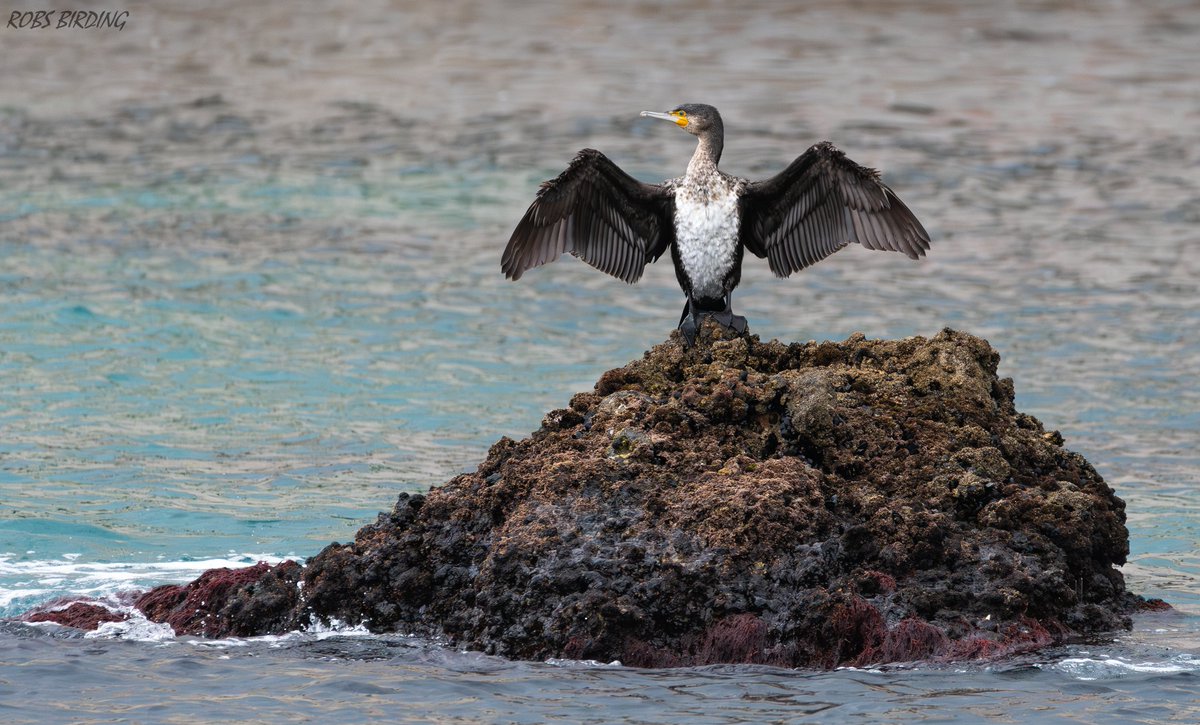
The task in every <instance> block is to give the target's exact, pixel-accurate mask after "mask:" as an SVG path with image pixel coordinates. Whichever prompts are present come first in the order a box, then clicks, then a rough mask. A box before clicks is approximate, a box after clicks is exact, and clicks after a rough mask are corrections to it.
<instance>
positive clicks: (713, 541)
mask: <svg viewBox="0 0 1200 725" xmlns="http://www.w3.org/2000/svg"><path fill="white" fill-rule="evenodd" d="M998 362H999V355H998V354H997V353H996V352H995V351H994V350H992V348H991V347H990V346H989V345H988V343H987V342H986V341H984V340H982V339H979V338H977V337H973V336H971V335H969V334H965V333H960V332H955V331H952V330H945V331H943V332H942V333H940V334H938V335H937V336H935V337H933V338H931V339H925V338H920V337H915V338H909V339H905V340H898V341H886V340H885V341H879V340H867V339H864V338H863V337H862V336H860V335H855V336H852V337H850V338H849V339H848V340H846V341H845V342H841V343H832V342H824V343H811V342H810V343H807V344H792V345H784V344H781V343H778V342H767V343H764V342H760V341H759V340H758V339H757V338H756V337H754V336H749V337H732V336H731V333H728V332H725V331H723V330H721V329H719V328H717V327H715V326H713V325H711V324H706V325H705V327H704V329H703V330H702V335H701V340H700V342H699V344H698V345H697V346H696V347H695V348H693V349H691V350H684V349H683V348H682V346H681V345H680V344H679V342H678V340H677V339H676V338H675V337H673V338H672V339H671V340H669V341H668V342H665V343H663V344H661V345H658V346H656V347H654V348H653V349H651V350H650V351H648V352H647V353H646V354H645V356H644V357H643V358H642V359H641V360H637V361H635V362H632V363H630V364H629V365H626V366H625V367H622V368H617V369H615V370H610V371H608V372H606V373H605V374H604V375H603V376H601V378H600V380H599V381H598V382H597V384H596V386H595V390H594V391H593V392H588V393H580V394H578V395H576V396H574V398H572V399H571V401H570V405H569V407H567V408H563V409H561V410H554V411H552V412H550V413H549V414H547V415H546V417H545V419H544V421H543V423H542V426H541V428H540V429H539V430H538V431H536V432H535V433H533V434H532V435H531V436H530V437H528V438H526V439H524V440H521V441H513V440H510V439H508V438H503V439H501V440H500V441H499V442H497V443H496V444H495V445H494V446H492V448H491V450H490V452H489V454H488V456H487V459H486V460H485V461H484V462H483V463H482V464H481V465H480V466H479V468H478V470H477V471H475V472H474V473H469V474H464V475H461V476H458V477H456V478H455V479H453V480H451V481H450V482H448V483H447V484H445V485H444V486H441V487H437V488H434V489H432V490H430V491H429V492H428V493H427V494H424V495H409V494H403V495H401V496H400V499H399V501H397V503H396V506H395V508H394V509H393V510H392V511H391V512H390V513H386V514H380V516H379V519H378V520H377V521H376V522H375V523H373V524H371V525H369V526H366V527H364V528H362V529H361V530H360V531H359V532H358V534H357V536H356V538H355V540H354V541H353V542H351V543H348V544H332V545H330V546H328V547H327V548H326V549H324V550H323V551H322V552H320V553H319V554H318V555H316V556H315V557H313V558H312V559H310V560H309V561H308V562H307V563H306V564H305V565H304V566H303V567H301V566H299V565H297V564H295V563H293V562H286V563H284V564H280V565H278V566H275V567H267V566H266V565H262V564H260V565H259V566H257V567H253V568H251V569H246V570H241V572H230V571H229V570H217V571H215V572H208V573H206V574H205V575H204V576H202V577H201V578H200V579H198V580H197V581H196V582H193V583H192V584H189V585H187V586H186V587H178V586H172V587H160V588H158V589H155V590H153V591H151V592H149V593H147V594H146V595H144V596H143V597H142V598H141V599H140V600H139V601H138V603H137V606H138V607H139V608H140V609H142V610H143V611H144V612H145V613H146V615H147V616H148V617H149V618H151V619H153V620H155V621H166V622H169V623H170V624H171V625H172V626H173V627H174V628H175V629H176V631H177V632H180V633H184V632H187V633H193V634H203V635H207V636H226V635H252V634H267V633H278V632H284V631H288V630H291V629H296V628H302V627H306V626H311V625H312V624H316V623H323V624H329V623H331V622H334V621H337V622H341V623H345V624H352V625H353V624H363V625H365V626H367V627H368V628H370V629H371V630H373V631H381V632H382V631H403V632H411V633H416V634H423V635H430V636H436V637H444V638H447V639H449V640H451V641H452V642H454V643H455V644H456V645H457V646H462V647H467V648H471V649H478V650H482V651H485V652H489V653H493V654H498V655H504V656H507V657H514V658H524V659H544V658H549V657H567V658H579V659H596V660H603V661H610V660H620V661H621V662H623V663H625V664H627V665H635V666H680V665H698V664H707V663H716V662H752V663H764V664H774V665H783V666H801V667H834V666H839V665H867V664H875V663H883V662H894V661H910V660H927V659H967V658H975V657H992V656H999V655H1004V654H1008V653H1013V652H1017V651H1022V650H1026V649H1030V648H1035V647H1039V646H1044V645H1046V644H1050V643H1052V642H1055V641H1061V640H1063V639H1065V638H1067V637H1071V636H1074V635H1077V634H1083V633H1093V632H1101V631H1109V630H1116V629H1121V628H1125V627H1128V626H1129V619H1128V615H1129V613H1130V612H1131V611H1133V610H1134V609H1136V608H1138V607H1139V606H1142V605H1144V604H1145V602H1143V600H1141V598H1139V597H1136V596H1134V595H1132V594H1129V593H1127V592H1126V590H1125V586H1124V580H1123V578H1122V576H1121V573H1120V572H1119V571H1117V570H1116V569H1115V568H1114V566H1115V565H1119V564H1121V563H1123V562H1124V561H1125V556H1126V555H1127V553H1128V534H1127V531H1126V528H1125V513H1124V502H1123V501H1121V499H1119V498H1117V497H1116V496H1115V495H1114V493H1113V491H1112V489H1110V488H1109V487H1108V486H1107V485H1106V484H1105V482H1104V481H1103V480H1102V479H1101V477H1100V476H1099V475H1098V474H1097V473H1096V471H1095V470H1094V469H1093V468H1092V466H1091V465H1089V464H1088V462H1087V461H1086V460H1084V459H1083V458H1082V457H1081V456H1079V455H1078V454H1075V453H1072V452H1071V451H1068V450H1067V449H1065V448H1064V447H1063V445H1062V444H1063V440H1062V437H1061V435H1059V434H1058V433H1057V432H1055V431H1047V430H1045V429H1044V428H1043V426H1042V424H1041V423H1040V422H1039V421H1038V420H1036V419H1035V418H1033V417H1031V416H1028V415H1025V414H1022V413H1019V412H1017V410H1016V409H1015V408H1014V405H1013V383H1012V381H1011V380H1009V379H1003V378H998V377H997V375H996V366H997V363H998Z"/></svg>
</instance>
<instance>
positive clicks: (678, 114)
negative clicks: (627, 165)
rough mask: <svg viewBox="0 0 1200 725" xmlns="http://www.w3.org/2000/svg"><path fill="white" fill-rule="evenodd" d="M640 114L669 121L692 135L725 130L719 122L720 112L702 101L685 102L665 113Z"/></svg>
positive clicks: (646, 112) (643, 112)
mask: <svg viewBox="0 0 1200 725" xmlns="http://www.w3.org/2000/svg"><path fill="white" fill-rule="evenodd" d="M642 115H643V116H649V117H650V118H661V119H662V120H664V121H671V122H672V123H674V124H675V125H676V126H679V127H680V128H682V129H683V130H684V131H687V132H688V133H690V134H692V135H693V136H703V135H704V134H706V133H711V132H714V131H715V132H717V133H718V134H723V133H724V131H725V127H724V125H723V124H722V123H721V114H720V113H717V109H715V108H713V107H712V106H708V105H705V104H703V103H685V104H683V105H682V106H676V107H675V108H674V110H671V111H668V112H666V113H662V112H660V111H642Z"/></svg>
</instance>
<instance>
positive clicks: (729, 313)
mask: <svg viewBox="0 0 1200 725" xmlns="http://www.w3.org/2000/svg"><path fill="white" fill-rule="evenodd" d="M712 318H713V319H714V320H716V321H717V322H720V323H721V324H722V325H724V326H726V327H728V328H729V329H731V330H733V331H734V332H736V333H737V334H739V335H745V334H746V328H747V326H748V325H747V324H746V318H745V317H742V316H741V315H735V314H733V290H730V291H729V292H728V293H726V295H725V309H723V310H721V311H720V312H714V313H712Z"/></svg>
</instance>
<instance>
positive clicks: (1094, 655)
mask: <svg viewBox="0 0 1200 725" xmlns="http://www.w3.org/2000/svg"><path fill="white" fill-rule="evenodd" d="M15 7H20V5H19V4H18V6H15ZM30 7H31V9H40V8H33V6H30ZM128 9H129V11H130V17H129V20H128V22H127V26H126V28H125V30H123V31H119V32H117V31H100V30H93V31H82V30H79V31H74V32H68V31H65V30H64V31H56V30H44V31H17V30H12V29H0V61H2V63H3V67H4V69H5V76H4V77H5V81H4V83H3V84H0V616H11V615H15V614H17V613H19V612H21V611H24V610H25V609H27V608H28V607H29V606H32V605H34V604H37V603H39V602H43V601H46V600H49V599H51V598H54V597H57V596H63V595H72V594H81V593H84V594H89V595H92V596H111V595H114V594H115V593H116V592H118V591H123V590H128V589H131V588H142V587H147V586H151V585H154V584H158V583H163V582H167V581H186V580H189V579H191V578H192V577H194V576H195V575H196V573H197V572H198V571H200V570H203V569H204V568H207V567H210V566H215V565H241V564H245V563H252V562H254V561H256V560H259V559H265V560H269V561H274V560H278V559H279V558H282V557H286V556H300V557H303V556H307V555H311V554H312V553H315V552H316V551H317V550H319V548H320V547H322V546H323V545H324V544H325V543H327V542H329V541H331V540H346V539H348V538H350V537H351V536H352V535H353V532H354V531H355V530H356V529H357V528H358V527H359V526H360V525H362V524H363V523H365V522H366V521H367V520H369V519H371V518H373V516H374V514H375V512H377V511H379V510H381V509H386V508H388V507H389V506H390V504H391V502H392V501H393V500H394V498H395V496H396V494H397V493H398V492H400V491H404V490H421V489H425V488H428V487H429V486H432V485H435V484H438V483H440V482H443V481H445V480H447V479H449V478H450V477H452V476H453V475H455V474H456V473H459V472H461V471H463V470H469V469H471V468H473V467H474V465H475V464H476V462H477V461H479V460H480V459H481V458H482V457H483V455H484V452H485V451H486V449H487V446H488V445H490V443H491V442H493V441H494V440H496V439H497V438H498V437H500V436H501V435H509V436H523V435H525V434H526V433H528V432H529V431H530V430H533V429H534V428H536V427H537V425H538V424H539V422H540V419H541V415H542V413H543V412H544V411H545V410H547V409H549V408H552V407H559V406H561V405H563V404H564V403H565V401H566V400H567V399H568V398H569V397H570V395H571V394H572V393H574V392H576V391H579V390H584V389H588V388H589V387H590V386H591V383H592V382H593V381H594V380H595V379H596V377H597V376H598V375H599V374H600V373H601V372H602V371H604V370H606V369H608V368H610V367H614V366H617V365H620V364H623V363H624V362H626V361H628V360H630V359H632V358H634V357H637V356H638V355H640V353H641V351H643V350H644V349H646V348H647V347H649V346H650V345H653V344H655V343H657V342H659V341H661V340H662V339H664V338H665V337H666V336H667V334H668V333H669V332H670V330H671V329H672V328H673V327H674V325H675V323H676V322H677V320H678V314H679V308H680V306H681V304H682V295H681V294H680V292H679V290H678V287H677V286H676V283H675V280H674V274H673V272H672V270H671V269H670V267H669V265H665V264H659V265H656V266H653V267H651V268H649V269H648V271H647V274H646V277H645V278H644V279H643V281H642V282H641V283H639V284H638V285H637V286H634V287H629V286H626V285H624V284H623V283H621V282H618V281H615V280H611V279H608V278H606V277H604V276H603V275H601V274H599V273H597V272H595V271H594V270H592V269H591V268H589V267H587V266H586V265H583V264H581V263H578V262H576V261H574V260H570V259H567V260H563V261H561V262H559V263H558V264H554V265H551V266H549V267H546V268H544V269H540V270H537V271H535V272H532V273H530V274H529V275H527V276H526V277H525V278H524V279H522V280H521V282H520V283H518V284H511V283H507V282H505V281H504V280H503V278H502V277H501V275H500V274H499V272H498V256H499V251H500V249H501V248H502V247H503V244H504V242H505V241H506V239H507V235H508V232H509V231H510V230H511V227H512V225H513V224H514V223H515V221H516V220H517V219H518V218H519V217H520V215H521V213H522V212H523V211H524V208H525V205H526V204H527V203H528V202H529V200H530V198H531V196H532V193H533V191H534V189H535V188H536V185H537V183H538V182H539V181H541V180H542V179H545V178H548V177H550V176H553V175H554V174H556V173H557V172H558V171H559V170H561V168H562V167H563V165H564V164H565V163H566V161H567V160H568V159H569V158H570V157H571V155H572V154H573V153H574V152H575V151H576V150H578V149H579V148H582V147H585V146H591V147H596V148H600V149H603V150H604V151H605V152H606V153H607V154H609V155H610V156H611V157H612V158H613V159H614V160H615V161H617V162H618V163H619V164H621V165H622V166H623V167H624V168H626V169H627V170H629V171H630V172H631V173H634V174H635V175H637V176H639V177H641V178H644V179H647V180H657V179H661V178H664V177H667V176H673V175H677V174H678V173H680V171H681V170H682V169H683V167H684V165H685V164H686V162H687V158H688V157H689V155H690V153H691V151H692V147H693V142H692V140H691V139H690V137H687V136H685V135H683V134H680V133H678V131H677V130H675V129H673V128H671V127H669V126H668V125H666V124H661V123H655V122H653V121H650V120H647V119H639V118H638V117H637V112H638V111H640V110H642V109H659V110H662V109H667V108H670V107H673V106H674V105H677V104H678V103H681V102H686V101H694V102H708V103H713V104H715V105H717V106H718V107H720V108H721V109H722V112H723V114H724V116H725V125H726V129H727V133H728V139H727V142H726V148H725V156H724V160H723V167H724V168H725V170H727V171H730V172H732V173H737V174H741V175H745V176H750V177H762V176H767V175H770V174H773V173H775V172H776V171H778V170H779V169H781V168H782V167H783V166H784V165H785V164H786V163H787V162H788V161H790V159H791V158H792V157H794V156H795V155H796V154H798V153H800V152H801V151H802V150H803V149H804V148H805V147H807V145H809V144H810V143H812V142H813V141H815V140H818V139H821V138H828V139H831V140H833V141H834V142H835V143H837V144H838V145H839V146H840V147H842V148H843V149H844V150H846V151H847V152H848V154H849V155H850V156H851V157H852V158H854V159H855V160H857V161H859V162H861V163H865V164H868V165H871V166H878V167H880V168H882V169H883V170H884V176H885V179H886V180H887V181H888V182H889V183H890V184H891V185H892V186H893V187H894V188H895V189H897V191H898V192H899V193H900V194H901V196H902V197H903V198H904V199H905V200H906V201H908V203H909V205H910V206H911V207H912V208H913V209H914V210H915V211H916V212H917V213H918V215H919V216H920V217H921V219H922V220H923V221H924V222H925V224H926V226H927V227H928V228H929V230H930V231H931V233H932V234H933V236H934V247H933V251H932V253H931V255H930V256H929V258H928V259H927V260H925V261H923V262H921V263H920V264H911V263H909V262H908V261H907V260H905V259H903V258H902V257H899V255H886V254H877V253H872V252H868V251H867V250H864V249H858V248H854V249H848V250H845V251H843V252H840V253H839V254H837V255H835V256H834V257H831V258H830V259H828V260H826V261H824V262H822V263H821V264H820V265H818V266H816V267H814V268H812V269H810V270H807V271H805V272H803V273H801V274H799V275H797V276H796V277H794V278H793V279H790V280H775V279H773V278H772V277H771V275H770V273H769V271H768V270H767V269H766V265H765V264H763V263H761V262H760V261H759V260H754V259H751V260H748V261H747V267H746V272H745V276H744V281H743V284H742V286H741V287H740V288H739V291H738V294H737V305H738V311H739V312H740V313H741V314H744V315H746V316H747V317H748V318H749V320H750V324H751V327H752V330H753V331H754V332H756V333H758V334H759V335H761V336H763V337H779V338H782V339H788V340H806V339H810V338H813V339H823V338H830V339H840V338H844V337H846V336H848V335H849V334H850V333H852V332H855V331H862V332H864V333H866V334H867V335H869V336H877V337H899V336H905V335H913V334H923V335H931V334H934V333H936V332H937V331H938V330H939V329H941V328H942V327H944V326H951V327H956V328H960V329H964V330H968V331H971V332H974V333H976V334H979V335H982V336H984V337H987V338H988V339H989V340H990V341H991V343H992V344H993V346H995V347H996V349H997V350H999V352H1000V353H1001V355H1002V357H1003V361H1002V363H1001V372H1002V374H1004V375H1008V376H1011V377H1013V378H1014V380H1015V384H1016V389H1017V403H1018V406H1019V407H1020V408H1021V409H1022V410H1025V411H1027V412H1030V413H1032V414H1034V415H1036V416H1038V417H1039V418H1041V419H1042V420H1043V421H1044V422H1045V424H1046V425H1047V427H1048V428H1054V429H1059V430H1061V431H1062V433H1063V435H1064V437H1065V438H1066V440H1067V445H1068V446H1069V447H1070V448H1072V449H1074V450H1077V451H1079V452H1081V453H1083V454H1084V455H1085V456H1086V457H1087V458H1088V459H1089V460H1090V461H1091V462H1092V463H1093V464H1094V465H1095V466H1096V468H1097V469H1098V470H1099V471H1100V472H1101V474H1103V475H1104V476H1105V478H1106V479H1107V480H1108V481H1109V483H1110V484H1112V485H1113V486H1114V487H1115V488H1116V489H1117V492H1118V494H1119V495H1120V496H1122V497H1123V498H1124V499H1125V500H1126V501H1127V503H1128V513H1129V528H1130V536H1131V550H1132V551H1131V555H1130V563H1129V564H1128V565H1126V567H1125V568H1124V571H1125V575H1126V578H1127V580H1128V582H1129V585H1130V588H1131V589H1133V590H1134V591H1137V592H1139V593H1142V594H1145V595H1147V596H1156V597H1162V598H1164V599H1166V600H1168V601H1170V602H1171V603H1173V604H1174V605H1175V606H1176V610H1175V611H1174V612H1170V613H1165V614H1155V615H1145V616H1141V617H1139V618H1138V619H1137V620H1135V627H1134V630H1133V631H1132V632H1130V633H1124V634H1121V635H1120V636H1119V637H1118V639H1117V640H1116V641H1099V642H1086V643H1077V644H1072V645H1070V646H1066V647H1062V648H1059V649H1056V650H1052V651H1048V652H1044V653H1040V654H1039V655H1037V656H1036V657H1035V658H1030V659H1028V660H1022V661H1017V662H1008V663H1004V664H1002V665H994V666H985V665H969V666H967V665H964V666H962V667H949V668H927V667H926V668H904V667H900V668H892V669H889V670H887V671H883V672H875V671H871V672H867V671H841V672H834V673H804V672H788V671H781V670H771V669H761V668H736V667H735V668H715V669H704V670H678V671H663V672H653V671H651V672H646V671H638V670H630V669H626V668H621V667H616V666H607V665H605V666H600V665H598V664H594V663H593V664H589V663H509V662H504V661H500V660H495V659H491V658H486V657H481V656H477V655H474V654H470V653H459V652H455V651H452V650H447V649H445V648H442V647H440V646H438V645H437V644H436V643H424V642H419V641H415V640H410V639H405V638H387V637H382V638H381V637H372V636H364V635H361V634H358V633H354V632H343V633H337V632H330V633H306V634H296V635H292V636H289V637H284V638H267V639H263V640H254V641H224V642H200V641H193V640H186V639H175V638H171V637H164V636H163V633H162V632H161V631H159V630H157V629H155V628H153V627H148V626H145V625H144V624H143V625H137V626H134V627H128V626H127V627H113V626H111V625H110V626H109V628H108V629H102V630H101V631H100V632H99V633H97V634H98V636H97V635H89V636H87V637H83V636H79V635H75V634H66V633H64V632H63V631H62V630H61V629H59V628H54V627H37V628H34V627H29V626H26V625H20V624H13V623H7V624H0V718H3V719H5V720H15V721H42V722H45V721H91V720H109V719H115V718H127V719H130V720H134V721H156V720H157V721H171V720H189V721H192V720H195V719H202V720H222V719H237V720H257V721H273V720H280V719H284V718H289V719H322V720H329V719H334V718H336V719H339V720H343V721H355V720H361V721H368V720H376V719H382V718H385V717H386V718H388V719H393V720H401V721H406V722H432V721H437V722H447V721H473V722H497V721H521V722H544V721H547V720H550V719H559V720H565V721H587V722H613V721H621V720H627V721H640V722H674V721H682V720H687V721H693V722H737V721H753V722H767V721H793V720H803V719H811V720H814V721H827V722H845V721H851V720H858V721H862V722H879V721H888V720H906V721H907V720H914V721H921V720H924V721H955V720H961V721H970V720H980V719H983V720H992V721H997V722H1016V721H1025V720H1028V719H1030V718H1031V717H1033V718H1036V719H1038V720H1047V721H1063V722H1097V721H1101V720H1122V721H1131V722H1195V721H1197V720H1198V719H1200V709H1198V706H1197V704H1196V703H1197V701H1196V696H1195V693H1196V691H1197V689H1198V686H1200V679H1198V678H1200V582H1198V579H1200V549H1198V545H1197V541H1198V540H1200V503H1198V500H1197V496H1196V493H1195V492H1196V490H1197V487H1198V484H1200V453H1198V451H1200V446H1198V443H1200V386H1196V384H1195V377H1196V372H1197V370H1200V282H1197V280H1200V252H1198V250H1200V231H1198V230H1200V149H1198V147H1197V145H1196V143H1195V129H1196V128H1198V127H1200V100H1198V99H1200V95H1197V91H1198V89H1200V87H1198V86H1197V81H1196V74H1195V68H1197V67H1200V50H1198V49H1200V4H1197V3H1195V2H1160V3H1136V4H1135V3H1118V2H1113V3H1055V2H1030V3H1012V2H1009V3H951V2H919V3H913V4H907V5H903V6H901V5H899V4H893V3H876V2H870V1H868V2H861V3H853V4H842V3H833V2H829V3H820V2H819V3H812V4H809V5H806V6H805V7H803V8H797V7H795V5H794V4H792V3H764V4H758V5H754V6H741V5H739V7H733V6H732V5H729V6H726V5H719V4H718V5H716V6H715V7H710V6H709V4H707V3H635V2H626V3H583V2H574V1H573V0H569V1H568V2H557V3H549V2H545V3H526V4H521V5H520V6H519V7H516V6H512V5H508V4H502V3H478V4H476V3H469V2H461V1H458V2H445V3H437V4H432V3H430V4H414V3H397V4H394V5H393V4H385V3H380V2H368V3H356V4H347V5H345V6H343V7H337V8H329V7H321V6H305V7H304V8H300V7H298V6H296V5H294V4H290V3H280V4H277V5H268V4H255V5H252V6H246V5H245V4H242V3H233V2H226V3H212V4H208V5H206V6H204V7H203V9H201V6H199V5H195V4H191V3H184V2H178V3H156V4H154V5H153V6H150V5H141V4H130V5H129V6H128Z"/></svg>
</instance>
